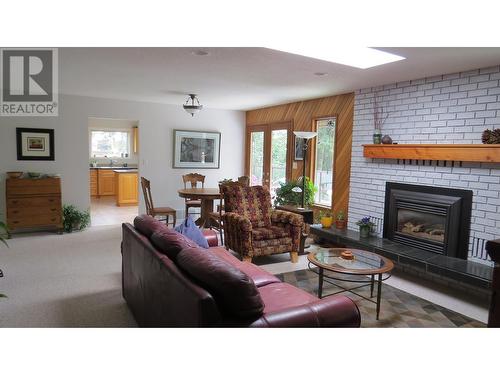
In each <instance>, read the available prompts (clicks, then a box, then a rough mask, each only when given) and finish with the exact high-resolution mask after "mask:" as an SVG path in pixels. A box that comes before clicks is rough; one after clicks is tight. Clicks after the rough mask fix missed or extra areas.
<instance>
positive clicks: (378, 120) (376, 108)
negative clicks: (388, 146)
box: [373, 93, 389, 145]
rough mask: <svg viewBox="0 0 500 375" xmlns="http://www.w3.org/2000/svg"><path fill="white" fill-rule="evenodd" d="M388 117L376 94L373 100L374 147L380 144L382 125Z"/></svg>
mask: <svg viewBox="0 0 500 375" xmlns="http://www.w3.org/2000/svg"><path fill="white" fill-rule="evenodd" d="M388 116H389V113H387V112H386V111H385V110H384V107H381V106H380V102H379V97H378V93H377V94H376V95H375V97H374V99H373V125H374V131H373V143H374V144H376V145H379V144H381V143H382V125H383V124H384V122H385V120H387V117H388Z"/></svg>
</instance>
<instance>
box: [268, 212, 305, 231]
mask: <svg viewBox="0 0 500 375" xmlns="http://www.w3.org/2000/svg"><path fill="white" fill-rule="evenodd" d="M271 221H272V222H273V223H283V224H290V225H293V226H295V227H302V226H303V225H304V218H303V217H302V215H299V214H294V213H293V212H288V211H282V210H272V211H271Z"/></svg>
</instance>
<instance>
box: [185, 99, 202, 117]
mask: <svg viewBox="0 0 500 375" xmlns="http://www.w3.org/2000/svg"><path fill="white" fill-rule="evenodd" d="M195 101H196V103H197V104H195ZM182 107H184V110H185V111H186V112H187V113H189V114H190V115H191V116H194V114H195V113H198V112H200V111H201V110H202V109H203V106H202V105H201V104H200V101H199V100H198V97H197V96H196V94H189V96H188V98H187V100H186V103H184V104H183V105H182Z"/></svg>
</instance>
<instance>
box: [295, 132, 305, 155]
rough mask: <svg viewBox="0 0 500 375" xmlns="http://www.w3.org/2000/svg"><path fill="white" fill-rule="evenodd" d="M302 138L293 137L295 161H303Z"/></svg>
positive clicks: (303, 140)
mask: <svg viewBox="0 0 500 375" xmlns="http://www.w3.org/2000/svg"><path fill="white" fill-rule="evenodd" d="M304 142H305V139H304V138H297V137H295V160H304Z"/></svg>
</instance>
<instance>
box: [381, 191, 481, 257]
mask: <svg viewBox="0 0 500 375" xmlns="http://www.w3.org/2000/svg"><path fill="white" fill-rule="evenodd" d="M471 208H472V191H471V190H461V189H449V188H444V187H434V186H421V185H410V184H401V183H394V182H387V183H386V190H385V210H384V237H385V238H388V239H390V240H392V241H395V242H399V243H402V244H405V245H408V246H412V247H415V248H419V249H422V250H426V251H430V252H433V253H437V254H442V255H446V256H450V257H455V258H462V259H467V251H468V246H469V232H470V220H471Z"/></svg>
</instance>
